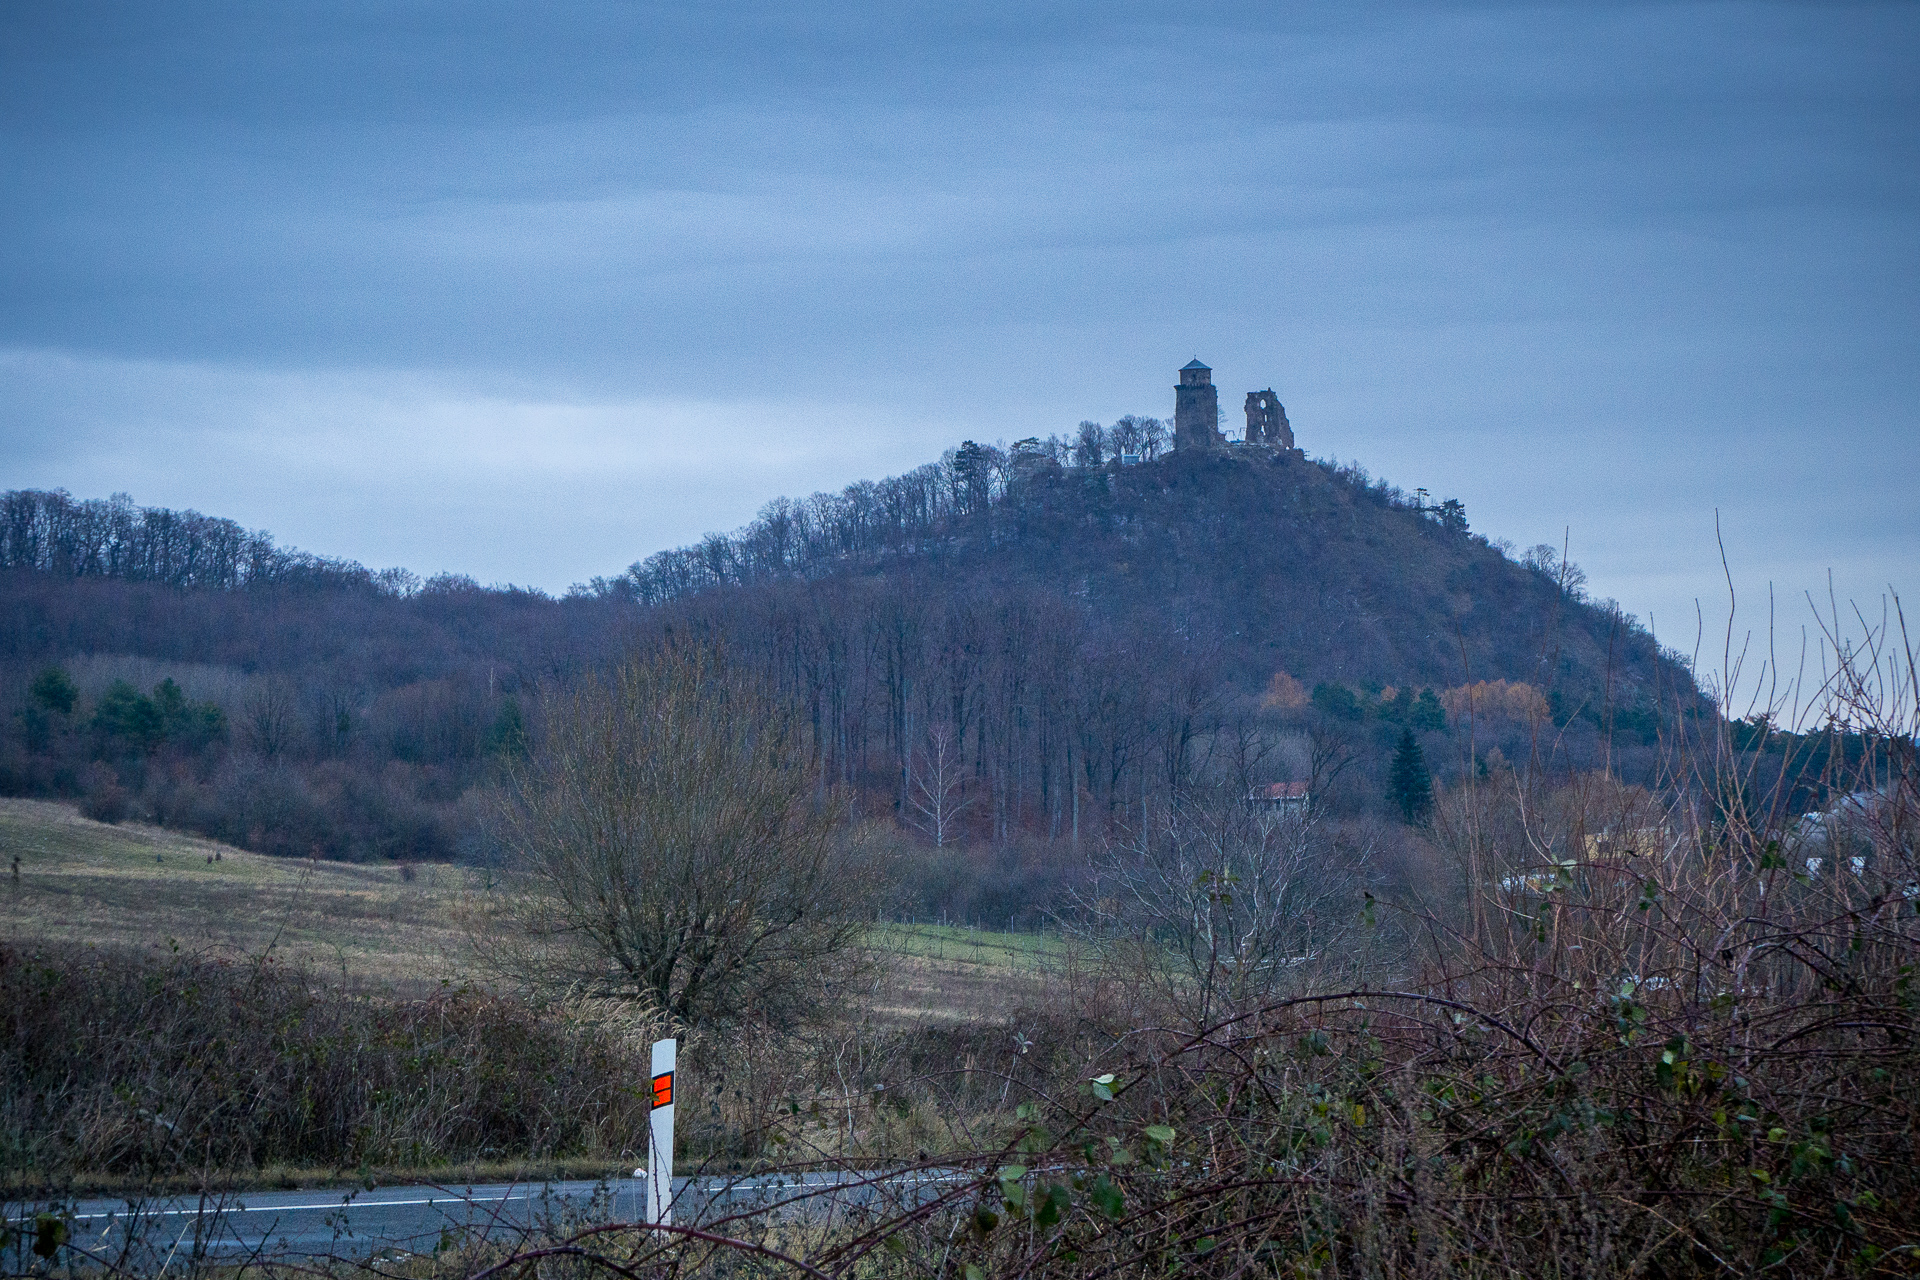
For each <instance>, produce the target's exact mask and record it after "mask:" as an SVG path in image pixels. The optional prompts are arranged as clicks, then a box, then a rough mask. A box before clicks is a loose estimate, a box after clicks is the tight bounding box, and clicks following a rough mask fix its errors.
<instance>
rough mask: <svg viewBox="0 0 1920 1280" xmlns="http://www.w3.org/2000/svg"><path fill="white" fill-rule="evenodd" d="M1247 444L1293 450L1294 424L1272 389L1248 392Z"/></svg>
mask: <svg viewBox="0 0 1920 1280" xmlns="http://www.w3.org/2000/svg"><path fill="white" fill-rule="evenodd" d="M1247 443H1248V444H1266V445H1272V446H1273V447H1274V448H1276V449H1291V448H1293V424H1292V423H1290V422H1288V421H1287V411H1286V409H1285V408H1284V407H1283V406H1282V405H1281V403H1280V398H1279V397H1278V396H1276V395H1274V394H1273V388H1272V387H1268V388H1267V389H1266V390H1265V391H1249V392H1247Z"/></svg>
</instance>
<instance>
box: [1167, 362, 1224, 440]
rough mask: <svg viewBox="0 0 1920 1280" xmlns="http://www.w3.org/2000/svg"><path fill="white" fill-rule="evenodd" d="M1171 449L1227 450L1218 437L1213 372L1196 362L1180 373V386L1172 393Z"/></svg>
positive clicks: (1218, 414) (1218, 419)
mask: <svg viewBox="0 0 1920 1280" xmlns="http://www.w3.org/2000/svg"><path fill="white" fill-rule="evenodd" d="M1173 447H1174V448H1176V449H1224V448H1226V447H1227V438H1226V437H1225V436H1223V435H1221V434H1220V391H1219V388H1217V387H1215V386H1214V385H1213V370H1211V369H1209V368H1208V367H1207V366H1206V365H1203V364H1201V363H1200V361H1199V360H1198V359H1197V358H1196V359H1194V360H1193V361H1191V362H1190V363H1189V364H1188V365H1187V366H1186V367H1185V368H1183V369H1181V370H1180V385H1179V386H1177V387H1175V388H1174V389H1173Z"/></svg>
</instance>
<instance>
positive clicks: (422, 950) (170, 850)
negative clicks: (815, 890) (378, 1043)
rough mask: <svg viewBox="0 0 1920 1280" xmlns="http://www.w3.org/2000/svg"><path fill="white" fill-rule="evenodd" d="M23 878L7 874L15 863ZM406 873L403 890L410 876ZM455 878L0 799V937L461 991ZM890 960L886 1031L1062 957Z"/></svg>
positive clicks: (946, 945)
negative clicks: (263, 961)
mask: <svg viewBox="0 0 1920 1280" xmlns="http://www.w3.org/2000/svg"><path fill="white" fill-rule="evenodd" d="M16 857H17V858H18V859H19V864H18V865H19V874H18V876H17V877H15V876H14V875H13V860H14V859H15V858H16ZM408 874H411V877H412V878H411V879H408V878H407V876H408ZM480 891H481V884H480V881H479V878H478V875H477V874H476V873H475V872H473V871H471V870H469V869H467V868H464V867H454V866H446V865H443V864H432V863H422V864H420V865H418V866H415V867H413V868H411V869H410V872H409V870H407V869H403V868H401V867H398V866H394V865H391V864H379V865H368V866H358V865H353V864H349V863H339V862H309V861H306V860H304V859H289V858H273V857H267V856H265V855H262V854H256V853H248V852H246V851H245V850H241V849H235V848H233V847H231V846H228V845H221V844H217V843H215V842H213V841H210V840H203V839H200V838H198V837H195V836H188V835H182V834H180V833H178V832H173V831H167V830H164V829H162V828H158V827H149V826H143V825H141V824H139V823H122V824H120V825H119V826H108V825H106V824H104V823H99V822H94V821H92V820H90V819H87V818H83V817H81V816H80V815H79V814H78V813H77V812H76V811H75V810H74V809H73V807H72V806H70V805H64V804H51V803H47V802H44V801H37V800H13V799H0V933H4V934H5V936H9V937H13V938H19V939H27V938H57V939H64V940H70V941H76V942H92V943H115V944H122V945H133V946H151V947H171V946H178V947H181V948H190V949H203V948H228V949H232V950H235V951H240V952H246V953H249V954H258V953H259V952H261V951H263V950H264V949H266V948H267V947H269V946H271V947H273V948H275V950H276V953H277V954H279V955H281V956H282V957H283V958H286V959H288V960H292V961H296V962H300V963H304V964H308V965H311V966H313V967H315V968H320V969H325V970H326V971H328V972H334V973H338V974H340V975H341V976H342V977H343V979H344V980H345V981H346V982H348V983H350V984H353V985H376V986H386V987H391V988H393V989H394V990H395V991H396V992H399V993H402V994H405V993H408V992H413V991H420V990H426V989H431V988H433V987H437V986H438V985H439V984H440V982H441V981H443V980H456V981H457V980H467V979H473V978H475V977H476V976H477V975H475V974H474V973H472V972H471V971H470V968H469V964H470V959H471V951H470V948H469V946H468V943H467V937H466V934H465V932H464V931H463V930H462V929H461V927H460V925H459V914H460V907H461V905H462V903H463V902H464V901H465V900H467V899H468V898H469V896H470V895H473V894H476V893H478V892H480ZM873 942H874V945H875V946H876V947H877V948H878V949H879V950H881V951H882V952H884V953H885V954H886V955H887V956H888V957H889V958H890V963H889V964H888V966H887V970H888V972H887V975H886V977H885V978H884V979H883V981H882V982H881V983H880V984H879V985H878V986H877V987H876V988H875V990H874V992H873V995H872V997H871V999H872V1004H871V1012H873V1013H874V1014H876V1015H878V1016H880V1017H883V1018H902V1019H911V1018H934V1019H940V1020H965V1019H976V1018H986V1019H997V1018H1001V1017H1004V1016H1005V1015H1006V1012H1007V1011H1008V1010H1009V1009H1010V1008H1012V1007H1013V1006H1016V1005H1019V1004H1022V1003H1027V1002H1031V1001H1033V1000H1036V999H1038V998H1039V996H1040V982H1041V978H1042V975H1043V972H1044V970H1045V968H1046V967H1047V966H1048V965H1049V964H1050V963H1052V962H1054V961H1057V960H1058V959H1060V953H1061V941H1060V939H1059V938H1057V937H1055V936H1053V935H1048V934H1029V933H1018V934H1009V933H992V932H987V931H982V930H976V929H965V928H957V927H952V926H941V925H882V926H880V927H878V928H876V929H875V931H874V933H873Z"/></svg>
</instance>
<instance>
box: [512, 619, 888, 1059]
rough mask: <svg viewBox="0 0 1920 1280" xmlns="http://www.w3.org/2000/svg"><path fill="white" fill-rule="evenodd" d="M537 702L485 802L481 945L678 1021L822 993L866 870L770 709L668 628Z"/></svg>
mask: <svg viewBox="0 0 1920 1280" xmlns="http://www.w3.org/2000/svg"><path fill="white" fill-rule="evenodd" d="M543 710H544V714H543V715H542V717H541V719H542V721H543V724H544V729H543V732H542V734H541V738H540V741H539V745H538V749H537V750H536V751H535V752H534V753H533V754H532V755H531V757H530V758H529V759H528V760H527V761H526V762H525V763H524V764H522V765H519V766H516V767H515V769H514V773H513V776H512V788H511V790H512V799H511V801H510V802H509V803H508V804H506V805H505V806H504V807H503V808H502V810H501V823H500V828H501V837H502V843H503V844H504V845H505V847H506V848H507V849H508V850H509V852H510V854H511V855H512V856H513V857H514V859H515V860H516V863H517V865H516V867H515V870H517V872H518V877H517V883H516V885H515V886H514V887H515V890H516V891H514V892H511V893H509V894H508V895H506V896H505V898H504V901H503V906H502V907H501V909H500V910H499V911H498V912H497V913H496V914H495V916H493V917H492V918H491V919H490V920H489V921H487V922H486V923H487V925H488V926H489V927H486V928H483V929H481V930H479V931H478V932H477V933H476V938H477V940H478V941H480V942H481V943H482V945H483V950H484V953H485V954H486V956H487V957H488V958H489V959H490V960H492V961H493V962H494V963H495V965H496V966H497V967H499V968H500V969H502V970H503V971H505V972H507V973H508V974H510V975H511V976H514V977H518V978H520V979H522V980H523V981H526V982H529V983H530V984H534V985H538V986H541V987H545V988H549V989H553V988H560V989H572V990H577V991H584V992H586V993H589V994H593V995H599V996H607V997H615V998H624V999H630V1000H637V1001H641V1002H643V1003H646V1004H648V1005H651V1006H652V1007H654V1008H656V1009H658V1010H659V1011H660V1012H662V1013H665V1014H667V1015H669V1016H671V1017H673V1018H675V1019H677V1020H679V1021H681V1022H684V1023H688V1024H694V1025H700V1024H706V1025H714V1024H727V1023H740V1022H763V1023H768V1024H772V1025H776V1026H778V1025H790V1024H792V1023H794V1022H797V1021H799V1020H801V1019H803V1018H805V1017H806V1016H807V1015H808V1014H809V1013H811V1012H812V1011H813V1010H814V1009H816V1008H817V1007H818V1006H819V1005H820V1004H821V1003H822V1002H823V1001H825V1000H828V999H831V997H832V995H833V993H834V991H835V990H836V979H838V978H840V977H844V976H850V975H851V972H852V970H853V969H854V968H855V967H857V966H856V964H855V961H856V959H857V945H856V944H857V943H858V942H859V939H860V937H861V932H862V923H863V921H864V920H865V919H866V916H867V910H868V906H869V903H870V900H871V898H872V896H873V895H874V893H875V892H876V891H877V881H878V879H879V877H878V876H877V875H875V874H874V869H873V868H871V867H870V866H867V865H865V864H864V858H865V855H864V853H863V852H862V849H861V847H860V846H859V845H858V843H857V842H855V841H853V840H850V839H848V838H846V837H845V836H844V834H843V824H842V822H841V817H842V814H841V809H840V806H838V805H837V804H836V803H834V802H832V801H831V800H829V801H828V802H826V803H821V802H820V801H819V800H817V799H816V798H815V796H814V795H813V786H812V779H811V778H810V777H809V776H808V770H807V768H806V762H805V761H806V753H805V750H804V746H805V744H804V743H803V742H802V741H801V735H802V726H801V724H800V723H799V722H798V720H797V719H796V718H795V717H794V716H792V715H791V714H790V713H789V711H788V709H787V707H786V706H785V705H784V704H782V703H780V702H778V701H777V700H776V699H774V698H773V697H772V696H771V695H770V694H769V693H768V692H767V691H766V689H765V688H764V687H763V686H761V685H760V684H759V683H758V682H757V681H755V680H753V679H751V678H749V677H748V676H746V675H745V674H743V673H742V672H740V671H738V670H736V669H732V668H729V667H728V666H727V665H726V663H725V662H724V661H723V660H722V659H721V658H720V657H718V656H716V655H715V654H714V653H713V652H712V651H710V650H704V649H698V648H693V647H690V646H687V645H683V644H676V643H673V642H669V643H668V644H666V645H665V646H663V647H662V648H660V649H658V650H655V651H653V652H650V653H645V654H638V655H634V656H630V657H629V658H627V659H626V660H625V661H624V662H622V663H621V664H620V665H619V666H618V667H617V668H615V669H614V670H612V671H611V672H608V673H606V674H604V675H593V676H589V677H587V678H585V679H583V680H581V681H580V682H579V683H578V684H576V685H575V686H574V687H572V688H571V689H569V690H566V691H560V692H553V693H550V694H549V695H548V696H547V697H546V699H545V700H544V707H543Z"/></svg>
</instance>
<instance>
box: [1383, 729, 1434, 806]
mask: <svg viewBox="0 0 1920 1280" xmlns="http://www.w3.org/2000/svg"><path fill="white" fill-rule="evenodd" d="M1387 798H1388V799H1389V800H1391V801H1393V802H1394V803H1395V804H1397V805H1399V806H1400V812H1401V814H1402V815H1403V816H1404V817H1405V818H1406V820H1407V821H1408V822H1413V821H1415V820H1416V819H1418V818H1420V817H1422V816H1424V815H1425V814H1426V812H1427V810H1428V809H1429V808H1431V807H1432V806H1433V779H1432V777H1431V776H1430V775H1429V774H1428V773H1427V757H1426V755H1425V754H1424V753H1423V752H1422V751H1421V750H1420V743H1419V741H1418V740H1417V739H1415V738H1414V736H1413V728H1412V727H1411V726H1408V727H1407V728H1404V729H1402V730H1400V746H1399V748H1398V749H1397V750H1395V751H1394V753H1393V769H1392V770H1391V772H1389V773H1388V774H1387Z"/></svg>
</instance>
